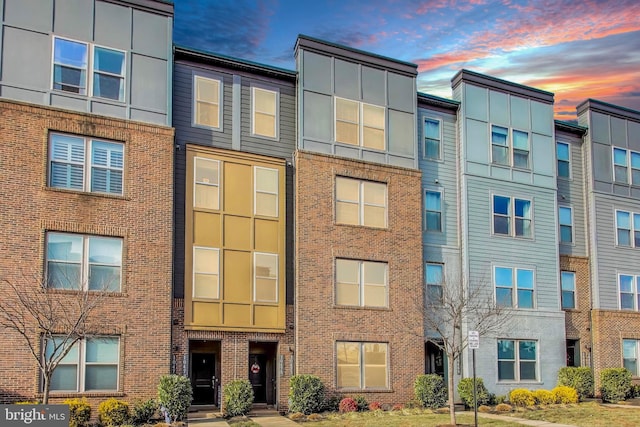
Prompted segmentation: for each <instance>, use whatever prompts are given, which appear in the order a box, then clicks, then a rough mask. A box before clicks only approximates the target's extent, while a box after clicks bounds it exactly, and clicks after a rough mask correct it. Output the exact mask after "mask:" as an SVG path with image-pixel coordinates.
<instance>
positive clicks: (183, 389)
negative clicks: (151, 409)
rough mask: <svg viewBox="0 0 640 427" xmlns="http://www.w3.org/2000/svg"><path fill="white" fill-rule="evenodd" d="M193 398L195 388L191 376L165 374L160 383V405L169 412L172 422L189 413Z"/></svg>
mask: <svg viewBox="0 0 640 427" xmlns="http://www.w3.org/2000/svg"><path fill="white" fill-rule="evenodd" d="M192 400H193V390H192V389H191V382H190V381H189V378H187V377H183V376H181V375H175V374H172V375H163V376H162V377H160V384H158V405H160V406H161V407H163V408H164V410H165V411H166V412H167V414H169V417H170V418H171V421H172V422H176V421H179V420H181V419H183V418H184V417H185V416H186V415H187V411H188V410H189V405H191V401H192Z"/></svg>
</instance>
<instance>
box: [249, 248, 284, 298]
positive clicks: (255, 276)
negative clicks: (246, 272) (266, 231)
mask: <svg viewBox="0 0 640 427" xmlns="http://www.w3.org/2000/svg"><path fill="white" fill-rule="evenodd" d="M259 255H260V256H269V257H273V258H275V260H276V278H275V284H274V286H275V294H276V297H275V299H273V300H266V299H258V295H257V289H258V288H257V281H258V279H259V278H266V279H268V280H273V279H272V278H271V277H267V276H258V271H257V268H256V267H257V262H256V257H257V256H259ZM252 276H253V277H252V279H253V302H260V303H275V304H277V303H278V301H279V299H280V256H279V255H278V254H274V253H268V252H254V253H253V274H252Z"/></svg>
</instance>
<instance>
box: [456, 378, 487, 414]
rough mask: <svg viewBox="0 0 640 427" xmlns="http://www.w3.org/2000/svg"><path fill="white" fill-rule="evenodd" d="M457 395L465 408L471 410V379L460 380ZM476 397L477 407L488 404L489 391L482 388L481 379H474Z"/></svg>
mask: <svg viewBox="0 0 640 427" xmlns="http://www.w3.org/2000/svg"><path fill="white" fill-rule="evenodd" d="M458 394H459V395H460V399H462V402H463V403H464V405H465V406H466V407H467V408H473V378H462V379H461V380H460V382H459V383H458ZM476 396H477V400H478V406H480V405H488V404H489V403H490V399H491V398H490V396H489V391H487V388H486V387H485V386H484V382H483V381H482V378H479V377H476Z"/></svg>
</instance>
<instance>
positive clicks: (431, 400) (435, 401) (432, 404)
mask: <svg viewBox="0 0 640 427" xmlns="http://www.w3.org/2000/svg"><path fill="white" fill-rule="evenodd" d="M413 393H414V396H415V398H416V400H418V401H419V402H420V404H421V405H422V407H423V408H429V409H436V408H441V407H443V406H445V405H446V403H447V388H446V386H445V384H444V379H443V378H442V377H441V376H440V375H438V374H428V375H418V377H417V378H416V380H415V382H414V383H413Z"/></svg>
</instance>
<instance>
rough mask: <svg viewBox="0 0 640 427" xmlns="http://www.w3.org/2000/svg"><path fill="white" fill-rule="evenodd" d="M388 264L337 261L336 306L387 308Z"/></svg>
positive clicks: (346, 260)
mask: <svg viewBox="0 0 640 427" xmlns="http://www.w3.org/2000/svg"><path fill="white" fill-rule="evenodd" d="M387 292H388V276H387V264H386V263H383V262H372V261H358V260H348V259H336V304H337V305H351V306H361V307H387V306H388V302H387Z"/></svg>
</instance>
